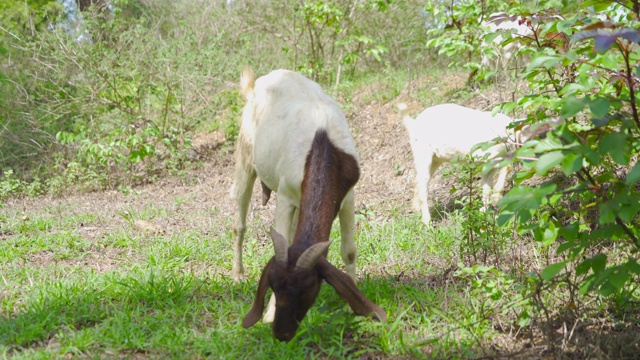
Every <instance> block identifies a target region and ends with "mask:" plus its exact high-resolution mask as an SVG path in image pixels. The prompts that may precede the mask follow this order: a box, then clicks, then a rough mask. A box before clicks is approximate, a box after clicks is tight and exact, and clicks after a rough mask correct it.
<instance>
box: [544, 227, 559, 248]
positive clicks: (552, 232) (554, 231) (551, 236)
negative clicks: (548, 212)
mask: <svg viewBox="0 0 640 360" xmlns="http://www.w3.org/2000/svg"><path fill="white" fill-rule="evenodd" d="M557 238H558V228H557V227H556V225H555V224H554V223H552V222H549V226H547V228H546V229H544V231H543V232H542V244H543V245H544V246H545V247H548V246H549V245H551V244H552V243H553V242H554V241H556V239H557Z"/></svg>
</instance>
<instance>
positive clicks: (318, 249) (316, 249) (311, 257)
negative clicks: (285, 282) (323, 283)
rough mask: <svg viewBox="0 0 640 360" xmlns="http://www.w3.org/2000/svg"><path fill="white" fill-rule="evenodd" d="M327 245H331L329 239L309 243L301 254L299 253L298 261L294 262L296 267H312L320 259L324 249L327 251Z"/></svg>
mask: <svg viewBox="0 0 640 360" xmlns="http://www.w3.org/2000/svg"><path fill="white" fill-rule="evenodd" d="M329 245H331V241H323V242H319V243H317V244H313V245H311V246H310V247H309V248H308V249H307V250H305V251H304V252H303V253H302V255H300V257H299V258H298V261H297V262H296V267H299V268H303V269H311V268H313V267H314V266H315V265H316V263H317V262H318V260H319V259H320V257H321V256H322V254H324V253H325V251H327V249H328V248H329Z"/></svg>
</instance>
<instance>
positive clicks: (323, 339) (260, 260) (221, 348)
mask: <svg viewBox="0 0 640 360" xmlns="http://www.w3.org/2000/svg"><path fill="white" fill-rule="evenodd" d="M130 197H132V198H133V199H132V200H134V201H135V197H136V195H130ZM69 206H72V205H69ZM67 212H69V213H74V211H72V209H69V208H65V207H64V206H63V207H44V208H41V209H39V210H37V211H29V212H25V213H22V212H11V211H9V212H8V213H7V214H6V215H5V218H3V219H2V235H1V236H2V247H1V248H0V264H1V265H0V273H1V275H2V283H3V284H2V291H1V293H0V294H1V297H0V300H1V303H0V304H1V310H2V316H1V317H0V353H2V354H3V356H4V357H12V358H57V357H61V356H62V357H69V356H71V357H74V356H78V357H102V358H109V357H131V358H139V357H142V358H147V357H150V358H155V357H159V358H203V357H213V358H274V357H277V358H300V357H305V358H316V357H318V358H362V357H365V358H368V357H372V358H378V357H383V358H384V357H396V356H400V357H402V356H408V357H414V356H417V357H432V356H436V357H440V356H443V357H449V356H456V357H467V356H473V355H476V356H477V355H479V354H481V353H482V344H484V343H486V342H487V341H488V340H490V339H491V338H492V337H494V336H496V334H497V333H496V332H495V331H494V330H493V329H492V328H491V324H490V322H488V321H487V319H483V318H482V313H478V312H477V309H478V308H480V307H482V306H483V305H482V302H483V301H482V300H481V299H473V298H471V297H470V296H469V293H468V289H467V285H466V284H465V282H464V281H461V280H459V279H457V278H456V277H455V276H454V271H453V268H454V267H455V265H456V261H457V260H456V259H457V258H458V257H457V246H458V245H459V244H458V242H457V241H456V240H455V239H456V232H457V227H456V225H455V222H452V223H451V224H450V226H445V227H442V229H441V230H426V229H425V228H424V227H423V225H422V223H421V222H420V221H419V219H418V218H417V217H416V216H408V217H404V216H398V217H397V218H394V219H390V220H388V221H383V222H372V221H368V220H367V219H366V218H365V217H364V216H360V217H359V229H360V231H359V236H358V246H359V264H360V268H359V277H360V279H359V286H360V287H361V289H362V291H363V292H364V293H365V294H366V295H367V296H368V297H369V298H371V299H372V300H373V301H374V302H376V303H377V304H379V305H380V306H381V307H383V308H384V309H385V310H386V311H387V313H388V314H389V320H388V322H387V323H384V324H380V323H376V322H372V321H370V320H369V319H366V318H361V317H357V316H354V315H353V314H352V313H351V311H350V310H349V309H348V307H347V306H346V305H345V304H344V303H343V302H342V301H341V300H340V299H339V297H338V296H337V294H335V292H334V291H333V289H332V288H331V287H329V286H326V285H325V286H323V288H322V291H321V294H320V297H319V298H318V301H317V302H316V304H315V305H314V306H313V308H312V310H311V311H310V312H309V314H308V315H307V317H306V318H305V320H304V322H303V323H302V325H301V327H300V330H299V331H298V334H297V336H296V338H295V339H294V340H293V341H291V342H290V343H280V342H279V341H277V340H276V339H275V338H274V337H273V336H271V334H270V326H268V325H265V324H258V325H257V326H254V327H252V328H250V329H248V330H245V329H243V328H242V327H241V326H240V322H241V320H242V318H243V316H244V314H245V313H246V312H247V311H248V309H249V306H250V303H251V302H252V299H253V293H254V291H255V285H256V282H257V276H258V275H259V272H260V270H261V266H262V265H263V264H265V263H266V261H267V260H268V258H269V257H271V256H272V250H271V248H270V247H269V246H267V245H268V243H267V241H268V239H266V238H265V235H264V234H256V233H255V231H252V232H250V233H249V236H248V238H249V239H250V240H249V241H248V244H247V246H246V249H247V251H246V252H245V254H246V255H245V259H246V267H247V269H248V276H247V278H248V279H247V280H246V281H244V282H241V283H235V282H233V281H232V280H230V278H229V277H228V276H226V274H227V273H228V272H229V271H230V259H231V257H232V254H231V251H230V250H231V249H230V246H229V245H230V239H231V235H230V232H229V231H228V229H229V224H223V223H221V224H214V226H213V228H221V229H225V230H223V231H220V232H219V233H215V232H213V231H212V232H210V233H203V232H199V231H190V230H186V231H182V232H176V233H172V234H152V233H150V232H148V231H147V232H146V233H145V232H142V231H140V229H137V228H136V227H134V226H129V227H127V226H125V227H123V228H121V229H119V230H118V231H116V232H115V233H109V234H105V235H104V236H100V237H99V238H98V239H93V240H92V239H91V237H88V236H87V232H88V231H91V229H92V228H99V227H103V226H104V225H105V223H106V222H108V219H106V218H104V217H101V216H100V215H96V214H95V213H75V214H73V215H67V214H66V213H67ZM170 212H171V210H167V211H164V210H163V209H162V208H156V209H155V212H154V214H153V215H149V214H147V216H148V218H153V221H154V222H155V223H163V222H164V221H168V219H167V215H166V214H167V213H170ZM136 215H138V216H140V214H136ZM259 226H260V225H259V224H257V223H256V222H255V221H254V223H253V224H250V228H252V229H256V228H257V227H259ZM87 229H89V230H87ZM332 238H334V240H335V239H339V235H338V233H337V232H334V233H333V234H332ZM416 259H421V261H416ZM330 261H331V262H332V263H334V264H340V260H339V254H338V246H335V245H334V246H333V247H332V249H331V251H330ZM425 354H427V355H425Z"/></svg>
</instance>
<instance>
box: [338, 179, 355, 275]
mask: <svg viewBox="0 0 640 360" xmlns="http://www.w3.org/2000/svg"><path fill="white" fill-rule="evenodd" d="M354 211H355V205H354V200H353V189H351V191H349V192H348V193H347V195H346V196H345V198H344V200H343V201H342V208H341V209H340V213H339V218H340V237H341V242H340V252H341V254H342V261H343V262H344V266H345V270H346V273H347V275H349V276H350V277H351V278H352V279H353V281H354V282H355V281H356V256H357V254H358V251H357V248H356V243H355V240H354V235H355V234H354V233H355V217H354V216H355V215H354Z"/></svg>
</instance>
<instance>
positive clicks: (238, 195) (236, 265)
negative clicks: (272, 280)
mask: <svg viewBox="0 0 640 360" xmlns="http://www.w3.org/2000/svg"><path fill="white" fill-rule="evenodd" d="M255 180H256V172H255V171H254V170H253V168H252V167H251V166H244V167H243V165H242V164H241V163H239V164H237V165H236V178H235V182H234V184H233V186H232V188H231V197H232V198H233V200H235V202H236V207H237V209H238V217H237V218H236V226H235V229H234V233H235V234H234V235H235V241H234V243H233V267H232V268H231V277H233V279H234V280H235V281H240V280H241V279H242V275H243V274H244V267H243V266H242V243H243V242H244V234H245V232H246V230H247V211H248V209H249V202H250V201H251V191H252V190H253V183H254V182H255Z"/></svg>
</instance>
